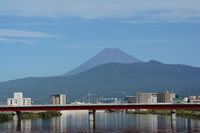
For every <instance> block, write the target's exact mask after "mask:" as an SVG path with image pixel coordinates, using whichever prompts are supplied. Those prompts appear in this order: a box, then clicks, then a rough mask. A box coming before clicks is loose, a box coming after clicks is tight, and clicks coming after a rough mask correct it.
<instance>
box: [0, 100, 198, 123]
mask: <svg viewBox="0 0 200 133" xmlns="http://www.w3.org/2000/svg"><path fill="white" fill-rule="evenodd" d="M128 109H151V110H171V114H172V119H176V116H175V113H176V111H175V110H176V109H200V104H197V103H184V104H183V103H182V104H172V103H157V104H80V105H73V104H66V105H23V106H7V105H1V106H0V111H14V112H16V114H17V117H18V120H19V121H20V120H21V111H61V110H89V120H91V121H95V112H96V110H128Z"/></svg>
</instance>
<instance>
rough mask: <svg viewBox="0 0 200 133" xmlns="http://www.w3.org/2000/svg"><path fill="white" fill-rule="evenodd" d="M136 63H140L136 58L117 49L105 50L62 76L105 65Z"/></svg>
mask: <svg viewBox="0 0 200 133" xmlns="http://www.w3.org/2000/svg"><path fill="white" fill-rule="evenodd" d="M111 62H114V63H136V62H142V61H140V60H138V59H137V58H135V57H133V56H131V55H128V54H127V53H125V52H123V51H122V50H120V49H118V48H106V49H104V50H102V51H101V52H100V53H98V54H97V55H96V56H94V57H93V58H91V59H90V60H88V61H87V62H85V63H83V64H82V65H80V66H78V67H77V68H75V69H73V70H71V71H69V72H67V73H65V74H64V75H63V76H71V75H75V74H78V73H80V72H84V71H86V70H89V69H91V68H93V67H95V66H99V65H103V64H106V63H111Z"/></svg>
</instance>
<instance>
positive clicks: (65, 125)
mask: <svg viewBox="0 0 200 133" xmlns="http://www.w3.org/2000/svg"><path fill="white" fill-rule="evenodd" d="M0 132H1V133H7V132H23V133H38V132H41V133H43V132H44V133H45V132H46V133H48V132H50V133H59V132H63V133H65V132H68V133H71V132H79V133H85V132H88V133H89V132H91V133H93V132H95V133H99V132H111V133H112V132H113V133H121V132H125V133H126V132H127V133H129V132H130V133H132V132H133V133H137V132H141V133H157V132H160V133H163V132H177V133H179V132H180V133H182V132H185V133H187V132H200V121H199V120H193V119H186V118H180V117H177V119H176V121H173V122H171V118H170V116H166V115H151V114H149V115H141V114H138V115H135V114H125V113H104V112H97V113H96V124H95V126H94V123H92V122H89V121H88V113H87V112H74V111H73V112H67V113H64V114H63V115H62V116H61V117H54V118H52V119H47V120H44V119H36V120H22V122H21V127H18V124H17V121H9V122H5V123H0Z"/></svg>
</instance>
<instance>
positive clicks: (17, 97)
mask: <svg viewBox="0 0 200 133" xmlns="http://www.w3.org/2000/svg"><path fill="white" fill-rule="evenodd" d="M7 103H8V105H15V106H16V105H31V98H23V93H22V92H14V98H8V101H7Z"/></svg>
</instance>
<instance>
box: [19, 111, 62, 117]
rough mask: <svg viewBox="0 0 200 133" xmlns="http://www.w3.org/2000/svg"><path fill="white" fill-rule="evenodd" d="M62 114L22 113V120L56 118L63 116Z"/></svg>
mask: <svg viewBox="0 0 200 133" xmlns="http://www.w3.org/2000/svg"><path fill="white" fill-rule="evenodd" d="M61 115H62V113H60V112H57V111H47V112H39V113H33V112H22V119H37V118H43V119H48V118H51V117H54V116H61Z"/></svg>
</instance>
